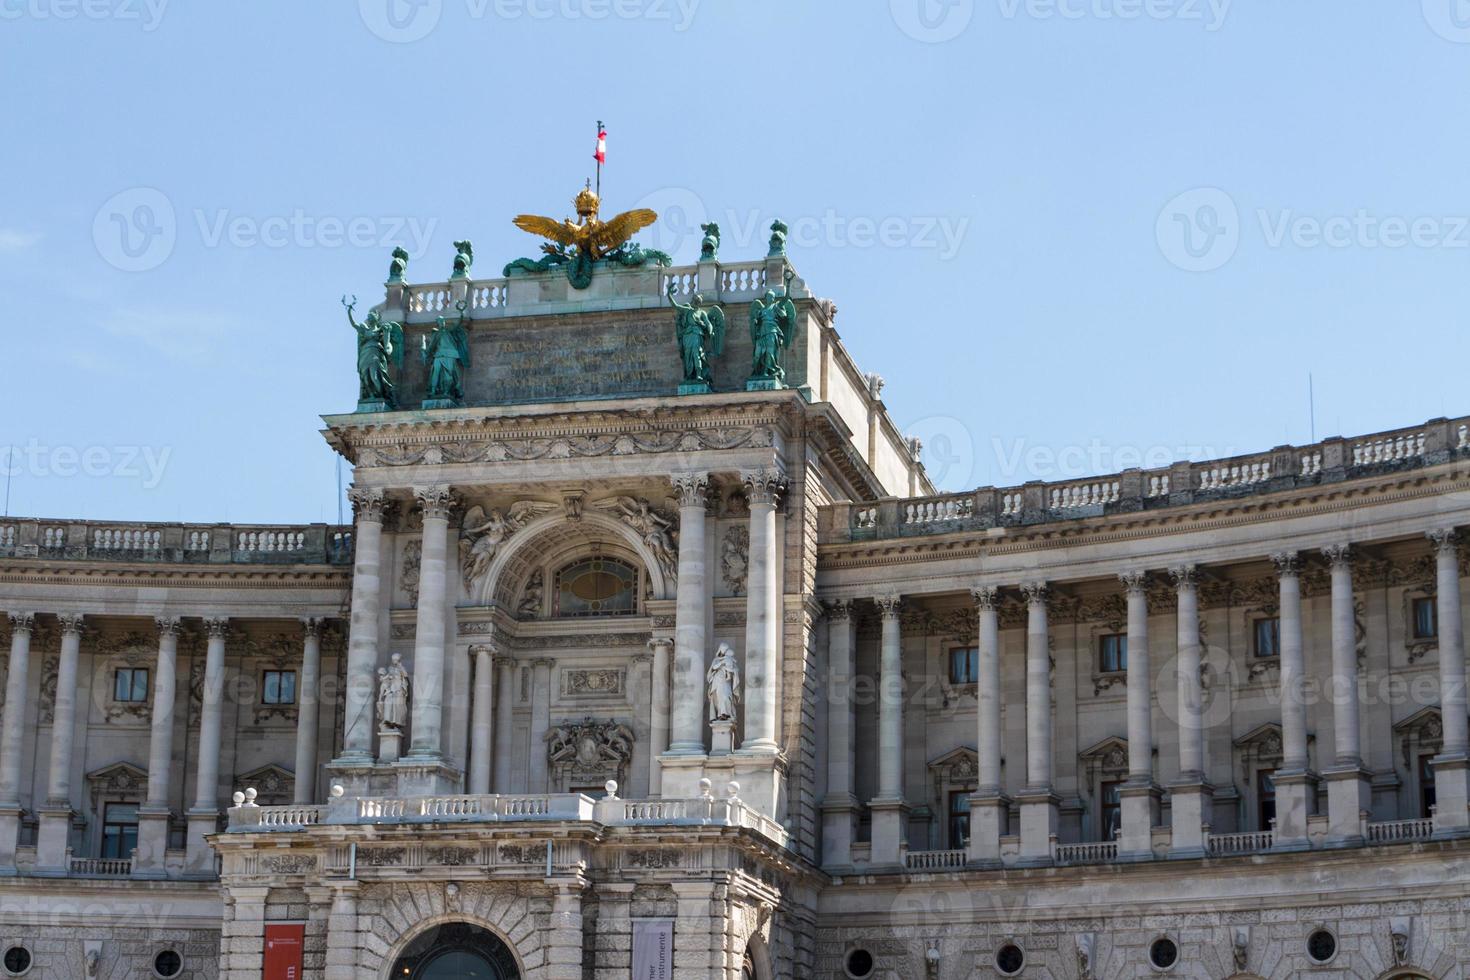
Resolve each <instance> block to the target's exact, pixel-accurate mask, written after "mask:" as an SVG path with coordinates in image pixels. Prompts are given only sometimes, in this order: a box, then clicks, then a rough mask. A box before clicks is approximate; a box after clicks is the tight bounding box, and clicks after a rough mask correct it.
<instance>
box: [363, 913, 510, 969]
mask: <svg viewBox="0 0 1470 980" xmlns="http://www.w3.org/2000/svg"><path fill="white" fill-rule="evenodd" d="M391 976H393V977H394V978H396V980H520V976H521V974H520V970H519V968H518V967H517V966H516V961H515V956H514V955H512V953H511V951H510V950H509V948H507V947H506V945H505V943H503V942H502V941H501V940H500V938H499V937H498V936H496V935H494V934H493V933H491V932H488V931H487V930H484V929H481V928H480V927H478V926H474V925H470V924H469V923H466V922H451V923H449V924H447V925H442V926H438V927H436V928H433V929H430V930H429V931H428V932H425V933H424V934H423V935H421V936H419V937H418V938H417V939H415V940H414V941H413V942H412V943H410V944H409V946H408V948H407V949H405V950H404V951H403V955H402V956H400V957H398V961H397V962H396V963H394V964H393V972H392V974H391Z"/></svg>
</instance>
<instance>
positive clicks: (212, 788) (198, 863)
mask: <svg viewBox="0 0 1470 980" xmlns="http://www.w3.org/2000/svg"><path fill="white" fill-rule="evenodd" d="M204 630H205V633H206V634H207V635H208V637H209V641H208V644H207V646H206V648H205V654H204V690H203V692H202V695H203V697H202V700H201V703H200V706H199V761H198V763H197V765H196V767H195V778H194V805H193V806H192V807H190V808H189V812H188V819H189V836H188V840H187V845H186V846H187V851H186V855H185V859H184V867H185V871H186V872H187V874H188V875H189V876H190V877H213V876H214V866H215V862H214V850H213V849H212V848H211V847H210V846H209V842H208V841H206V840H205V837H206V836H207V835H209V834H212V833H214V832H215V831H216V830H217V829H218V824H219V746H220V718H221V714H222V711H223V705H222V701H223V699H224V692H225V638H226V637H227V636H229V633H230V621H229V620H228V619H206V620H205V621H204ZM151 775H152V774H151V773H150V776H151Z"/></svg>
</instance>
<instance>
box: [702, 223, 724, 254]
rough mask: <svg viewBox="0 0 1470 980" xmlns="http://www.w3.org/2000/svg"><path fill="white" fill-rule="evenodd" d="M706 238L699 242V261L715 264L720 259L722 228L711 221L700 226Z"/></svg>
mask: <svg viewBox="0 0 1470 980" xmlns="http://www.w3.org/2000/svg"><path fill="white" fill-rule="evenodd" d="M699 230H700V231H702V232H704V237H703V238H702V239H700V241H699V261H701V262H713V261H715V260H716V259H718V258H719V257H720V226H719V225H717V224H715V223H714V222H713V221H711V222H710V223H709V224H707V225H700V226H699Z"/></svg>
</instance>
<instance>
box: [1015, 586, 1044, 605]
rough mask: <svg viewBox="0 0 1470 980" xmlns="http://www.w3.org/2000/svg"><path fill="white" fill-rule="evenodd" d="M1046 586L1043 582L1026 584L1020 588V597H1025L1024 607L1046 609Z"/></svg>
mask: <svg viewBox="0 0 1470 980" xmlns="http://www.w3.org/2000/svg"><path fill="white" fill-rule="evenodd" d="M1047 591H1048V589H1047V584H1046V583H1045V582H1026V583H1025V584H1023V585H1022V586H1021V595H1023V596H1025V597H1026V605H1028V606H1041V607H1042V608H1043V609H1045V608H1046V594H1047Z"/></svg>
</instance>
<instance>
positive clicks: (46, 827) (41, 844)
mask: <svg viewBox="0 0 1470 980" xmlns="http://www.w3.org/2000/svg"><path fill="white" fill-rule="evenodd" d="M56 618H57V620H58V621H60V623H61V660H60V661H59V663H58V664H57V667H56V703H55V708H54V710H53V712H52V716H51V765H50V768H49V771H48V773H47V780H46V802H45V805H44V806H41V807H38V808H37V814H38V817H39V826H38V828H37V832H36V870H37V873H39V874H65V873H66V843H67V838H68V836H69V834H70V831H71V820H72V815H73V812H72V807H71V766H72V744H73V741H74V735H75V731H76V719H77V661H78V660H79V659H80V655H81V649H82V620H83V617H82V616H81V615H80V614H78V613H64V614H62V615H59V616H57V617H56Z"/></svg>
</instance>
